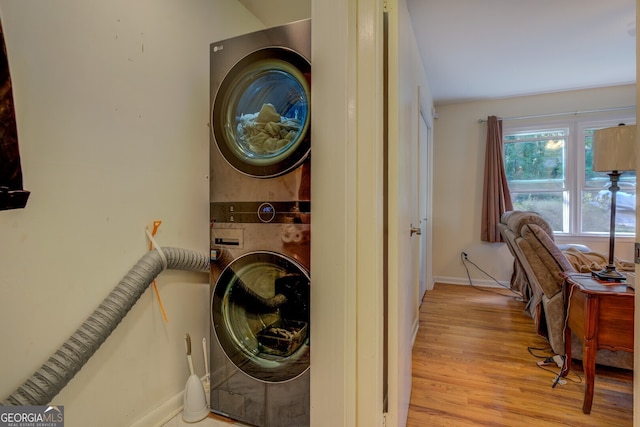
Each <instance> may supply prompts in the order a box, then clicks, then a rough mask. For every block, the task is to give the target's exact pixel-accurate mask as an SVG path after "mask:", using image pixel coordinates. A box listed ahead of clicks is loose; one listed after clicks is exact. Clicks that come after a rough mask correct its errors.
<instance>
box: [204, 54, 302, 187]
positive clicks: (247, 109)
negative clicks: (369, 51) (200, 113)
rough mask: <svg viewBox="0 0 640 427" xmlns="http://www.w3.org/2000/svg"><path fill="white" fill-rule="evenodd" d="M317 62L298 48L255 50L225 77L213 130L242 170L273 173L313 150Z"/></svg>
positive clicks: (225, 153)
mask: <svg viewBox="0 0 640 427" xmlns="http://www.w3.org/2000/svg"><path fill="white" fill-rule="evenodd" d="M310 79H311V64H309V62H308V61H307V60H306V59H305V58H304V57H302V56H301V55H299V54H297V53H296V52H294V51H291V50H288V49H284V48H267V49H262V50H258V51H256V52H254V53H251V54H249V55H247V56H246V57H244V58H243V59H242V60H240V61H239V62H238V63H237V64H236V65H234V66H233V67H232V68H231V70H229V72H228V73H227V75H226V76H225V78H224V79H223V81H222V83H221V84H220V87H219V88H218V91H217V93H216V95H215V100H214V101H213V108H212V113H211V115H212V117H211V123H212V128H213V129H212V132H213V136H214V139H215V142H216V145H217V146H218V149H219V150H220V153H221V154H222V156H223V157H224V158H225V160H226V161H227V162H228V163H229V164H230V165H231V166H232V167H233V168H235V169H236V170H238V171H239V172H241V173H243V174H246V175H249V176H252V177H256V178H270V177H274V176H278V175H282V174H284V173H287V172H289V171H291V170H292V169H294V168H296V167H298V166H299V165H300V164H301V163H302V162H303V161H304V160H305V159H306V157H307V156H308V155H309V151H310V147H311V145H310V140H309V137H308V134H309V124H310V111H309V108H310V104H309V96H310V89H309V85H310Z"/></svg>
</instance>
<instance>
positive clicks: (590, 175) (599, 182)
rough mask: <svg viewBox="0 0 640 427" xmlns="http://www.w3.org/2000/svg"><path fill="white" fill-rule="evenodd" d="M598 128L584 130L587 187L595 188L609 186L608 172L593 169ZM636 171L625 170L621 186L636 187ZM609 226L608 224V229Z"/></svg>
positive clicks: (621, 177) (621, 178)
mask: <svg viewBox="0 0 640 427" xmlns="http://www.w3.org/2000/svg"><path fill="white" fill-rule="evenodd" d="M596 130H597V129H586V130H585V131H584V179H585V187H586V188H593V189H607V188H609V185H610V182H609V175H607V173H606V172H594V170H593V132H595V131H596ZM635 182H636V171H625V172H624V173H623V174H622V175H621V176H620V183H619V186H620V188H634V189H635ZM608 228H609V227H608V226H607V229H608Z"/></svg>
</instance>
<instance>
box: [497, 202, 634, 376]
mask: <svg viewBox="0 0 640 427" xmlns="http://www.w3.org/2000/svg"><path fill="white" fill-rule="evenodd" d="M499 228H500V233H501V235H502V237H503V239H504V241H505V243H506V244H507V246H508V248H509V250H510V251H511V254H512V255H513V257H514V273H513V275H512V278H511V287H512V288H513V289H514V290H516V291H518V292H519V293H520V294H521V295H522V297H523V299H524V300H525V303H526V306H525V311H526V312H527V313H528V314H529V315H530V316H531V317H532V318H533V321H534V324H535V326H536V330H537V332H538V334H539V335H541V336H543V337H545V338H546V339H547V341H548V342H549V345H550V346H551V349H552V350H553V352H554V353H555V354H560V355H564V354H565V349H564V327H565V319H566V315H565V307H564V305H565V304H564V297H563V292H562V287H563V283H564V276H565V274H571V273H576V272H577V271H588V269H587V266H580V265H573V264H572V263H571V262H570V261H569V259H568V258H567V256H566V255H565V252H564V251H566V252H567V253H570V254H572V255H571V259H572V260H573V261H575V260H579V259H582V258H584V259H589V257H588V254H589V253H590V252H591V251H590V249H589V248H588V247H586V246H584V245H557V244H556V243H555V239H554V235H553V231H552V229H551V227H550V226H549V224H548V223H547V221H545V220H544V219H543V218H542V217H541V216H540V215H538V214H537V213H535V212H527V211H509V212H505V213H504V214H503V215H502V218H501V220H500V224H499ZM577 253H578V254H579V253H582V254H585V256H584V257H580V256H575V254H577ZM572 356H573V357H574V358H578V359H581V358H582V343H581V342H580V340H579V339H578V338H577V337H575V336H573V338H572ZM596 362H597V363H600V364H604V365H609V366H616V367H622V368H627V369H632V368H633V355H632V354H630V353H625V352H611V351H609V350H600V351H599V352H598V356H597V358H596Z"/></svg>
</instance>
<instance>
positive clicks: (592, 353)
mask: <svg viewBox="0 0 640 427" xmlns="http://www.w3.org/2000/svg"><path fill="white" fill-rule="evenodd" d="M586 303H587V304H586V305H587V307H586V308H587V310H586V313H587V318H586V319H585V323H586V324H585V331H584V340H583V342H582V364H583V366H584V376H585V389H584V403H583V404H582V412H584V413H585V414H589V413H591V404H592V403H593V386H594V382H595V376H596V352H597V351H598V340H597V338H596V337H597V333H598V331H597V319H598V298H594V297H591V296H587V301H586Z"/></svg>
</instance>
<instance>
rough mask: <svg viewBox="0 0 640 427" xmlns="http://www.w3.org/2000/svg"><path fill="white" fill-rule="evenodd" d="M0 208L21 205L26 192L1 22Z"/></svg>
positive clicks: (19, 206) (25, 201) (12, 207)
mask: <svg viewBox="0 0 640 427" xmlns="http://www.w3.org/2000/svg"><path fill="white" fill-rule="evenodd" d="M0 40H1V41H2V52H0V54H1V55H0V210H7V209H19V208H24V207H25V206H26V204H27V199H28V198H29V192H28V191H25V190H24V188H23V186H22V168H21V166H20V150H19V149H18V128H17V126H16V113H15V106H14V103H13V91H12V88H11V75H10V73H9V60H8V58H7V48H6V44H5V42H4V31H3V30H2V23H1V22H0Z"/></svg>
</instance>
